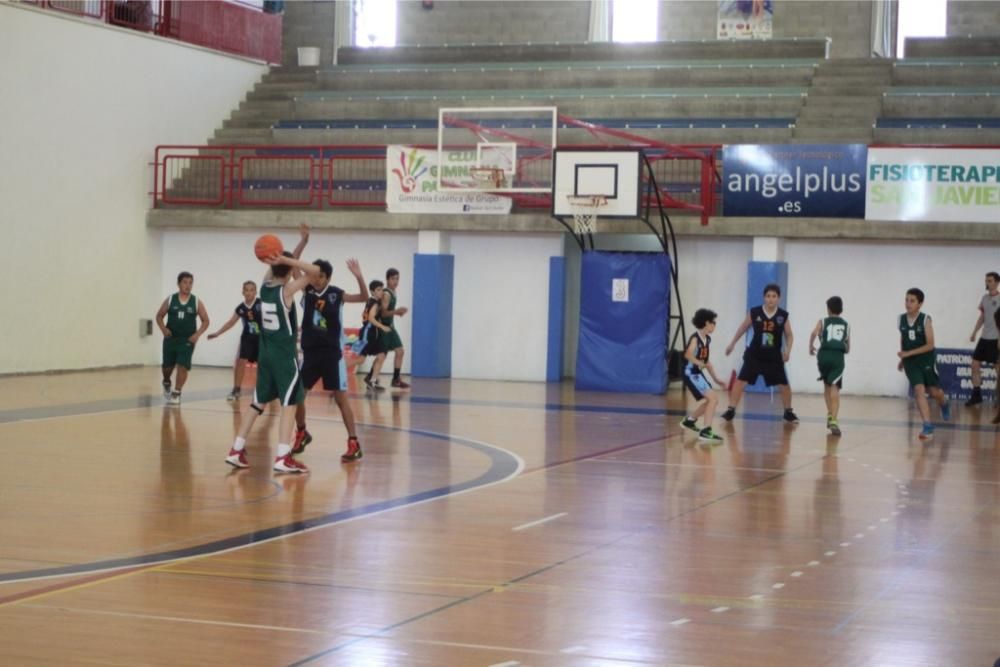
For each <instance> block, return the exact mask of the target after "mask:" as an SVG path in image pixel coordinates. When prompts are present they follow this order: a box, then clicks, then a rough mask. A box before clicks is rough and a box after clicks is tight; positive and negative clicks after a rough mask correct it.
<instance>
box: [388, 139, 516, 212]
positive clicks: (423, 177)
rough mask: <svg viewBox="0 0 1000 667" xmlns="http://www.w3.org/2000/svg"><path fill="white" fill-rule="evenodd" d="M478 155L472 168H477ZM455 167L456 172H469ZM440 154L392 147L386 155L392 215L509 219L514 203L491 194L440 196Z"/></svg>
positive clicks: (454, 192)
mask: <svg viewBox="0 0 1000 667" xmlns="http://www.w3.org/2000/svg"><path fill="white" fill-rule="evenodd" d="M475 157H476V154H475V153H474V152H472V153H470V155H469V158H468V160H469V164H468V167H474V166H475ZM468 167H465V166H463V165H462V164H460V163H459V164H453V165H452V166H451V167H450V168H452V169H463V168H465V169H467V168H468ZM437 169H438V154H437V151H436V150H433V149H425V148H414V147H413V146H400V145H389V146H386V152H385V171H386V173H385V180H386V183H385V203H386V209H387V210H388V211H389V213H445V214H461V213H464V214H468V213H472V214H477V215H481V214H486V215H506V214H508V213H510V209H511V204H512V201H511V199H510V198H509V197H499V196H497V195H493V194H489V193H487V192H462V191H461V190H450V191H447V192H440V191H439V190H438V187H437Z"/></svg>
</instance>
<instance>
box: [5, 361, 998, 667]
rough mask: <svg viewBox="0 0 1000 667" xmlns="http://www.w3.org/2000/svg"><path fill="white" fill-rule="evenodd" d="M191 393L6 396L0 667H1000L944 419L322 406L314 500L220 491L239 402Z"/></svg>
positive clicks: (522, 396) (491, 399)
mask: <svg viewBox="0 0 1000 667" xmlns="http://www.w3.org/2000/svg"><path fill="white" fill-rule="evenodd" d="M229 378H230V373H229V372H228V371H225V370H218V369H203V368H196V369H195V371H194V372H193V374H192V377H191V381H190V382H189V386H188V388H187V389H186V391H185V396H184V404H183V406H182V407H180V408H179V409H174V408H165V407H163V405H162V400H161V398H160V397H159V394H158V391H159V378H158V372H157V370H156V369H155V368H145V369H129V370H119V371H105V372H92V373H79V374H66V375H56V376H43V377H14V378H4V379H0V400H2V406H3V409H2V410H0V442H2V443H3V449H4V452H5V454H6V456H5V465H4V466H3V467H2V468H0V494H2V495H0V498H2V502H0V664H4V665H33V664H39V665H66V664H82V663H86V664H115V665H137V664H148V665H214V664H230V665H258V664H260V665H290V664H296V665H297V664H310V665H463V666H464V665H483V666H488V665H505V666H508V667H513V666H514V665H535V666H538V665H664V664H684V665H740V666H745V665H796V666H800V665H836V666H837V667H845V666H849V665H992V664H993V662H994V660H996V659H997V658H1000V576H998V574H1000V564H998V556H1000V512H998V499H1000V432H998V431H997V430H996V429H995V427H993V426H991V425H990V424H989V420H990V418H991V417H992V408H986V407H984V408H983V409H982V410H978V409H967V408H963V407H961V406H958V405H956V406H955V407H956V409H955V413H956V423H955V424H954V425H953V426H945V427H941V428H939V430H938V435H937V439H936V440H935V441H934V443H933V444H931V445H924V444H921V443H919V442H918V441H917V439H916V436H917V432H918V428H919V423H918V420H915V419H914V414H913V412H912V410H911V408H910V406H909V405H908V404H907V402H906V401H904V400H902V399H873V398H866V399H851V398H848V399H845V401H844V408H843V416H842V425H843V428H844V435H843V437H842V438H840V439H839V440H836V439H833V438H830V437H828V436H827V435H826V431H825V428H824V415H825V412H824V409H823V405H822V399H821V398H820V397H818V396H801V397H797V398H796V401H795V404H796V408H797V410H798V411H799V415H800V417H802V423H801V424H799V425H798V426H786V425H784V424H783V423H781V422H780V421H778V416H779V412H780V411H779V409H778V406H777V405H773V404H772V403H771V402H770V398H769V397H765V396H750V397H748V400H747V402H746V404H745V406H744V409H743V410H741V412H740V414H739V415H738V416H737V419H736V420H735V421H734V422H733V423H732V424H731V425H725V423H724V422H721V421H720V422H719V423H718V426H719V431H720V432H721V433H722V435H724V436H725V437H726V441H725V443H724V444H723V445H721V446H718V447H715V448H711V449H707V448H705V447H701V446H699V445H697V444H696V443H695V441H694V438H693V437H692V436H691V435H690V434H682V433H681V431H680V428H679V426H678V425H677V422H678V420H679V418H680V415H681V407H682V404H681V400H682V399H681V395H680V394H679V393H677V392H676V391H673V392H671V393H670V394H669V396H668V398H667V399H666V400H664V398H663V397H656V396H642V395H633V394H597V393H576V392H574V390H573V388H572V386H571V385H570V384H563V385H545V384H530V383H497V382H472V381H443V380H442V381H432V380H420V379H417V380H415V381H414V382H413V385H414V386H413V389H412V391H410V392H406V393H400V394H386V395H381V396H378V397H377V398H374V399H372V398H367V397H365V396H363V395H355V396H354V397H353V399H352V403H353V406H354V409H355V411H356V415H357V418H358V420H359V423H360V425H361V426H360V435H361V438H362V445H363V447H364V453H365V455H364V459H363V460H362V461H360V462H358V463H357V464H353V465H342V464H341V463H340V461H339V456H340V453H341V452H342V450H343V448H344V441H345V433H344V429H343V425H342V423H341V422H340V416H339V413H338V411H337V408H336V405H335V404H333V403H332V402H331V401H330V400H329V398H328V397H327V396H325V395H321V394H317V395H314V396H312V397H310V399H309V401H308V409H309V415H310V416H309V428H310V430H311V431H312V433H313V435H314V436H315V441H314V443H313V444H312V445H311V446H310V448H309V449H308V450H307V452H306V454H305V456H304V457H303V461H305V462H306V463H307V464H308V465H310V466H311V468H312V473H311V474H310V475H308V476H301V477H292V476H288V475H275V474H272V472H271V470H270V465H269V463H270V460H271V456H272V455H273V449H274V436H275V434H274V431H275V428H276V421H277V420H276V419H274V418H266V419H263V420H259V422H258V426H257V428H256V430H255V431H254V433H253V436H252V438H251V440H250V442H249V445H248V451H249V458H250V462H251V468H250V469H248V470H244V471H233V470H231V469H230V468H229V467H228V466H226V465H225V463H224V462H223V458H224V457H225V455H226V452H227V449H228V447H229V445H230V443H231V441H232V438H233V435H234V431H235V429H236V427H237V424H238V421H239V419H240V415H241V412H244V411H246V410H247V409H248V407H247V402H246V400H244V402H243V403H242V404H237V405H233V404H229V403H226V401H225V400H224V398H223V397H224V396H225V394H226V392H227V389H228V382H229Z"/></svg>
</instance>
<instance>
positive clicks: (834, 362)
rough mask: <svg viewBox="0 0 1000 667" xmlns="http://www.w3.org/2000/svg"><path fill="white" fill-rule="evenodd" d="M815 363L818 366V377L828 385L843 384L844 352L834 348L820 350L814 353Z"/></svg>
mask: <svg viewBox="0 0 1000 667" xmlns="http://www.w3.org/2000/svg"><path fill="white" fill-rule="evenodd" d="M816 363H817V365H818V366H819V378H818V379H820V380H822V381H823V384H825V385H827V386H828V387H832V386H836V387H837V388H838V389H841V388H843V386H844V382H843V380H844V353H843V352H837V351H835V350H820V351H819V352H817V353H816Z"/></svg>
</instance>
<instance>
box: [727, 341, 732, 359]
mask: <svg viewBox="0 0 1000 667" xmlns="http://www.w3.org/2000/svg"><path fill="white" fill-rule="evenodd" d="M732 353H733V346H732V344H729V345H727V346H726V356H727V357H728V356H729V355H730V354H732Z"/></svg>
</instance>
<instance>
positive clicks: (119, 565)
mask: <svg viewBox="0 0 1000 667" xmlns="http://www.w3.org/2000/svg"><path fill="white" fill-rule="evenodd" d="M212 396H213V397H217V396H219V394H218V392H212ZM372 427H374V428H384V429H385V430H391V431H397V432H401V433H411V434H414V435H419V436H423V437H427V438H431V439H435V440H443V441H445V442H448V443H454V444H458V445H462V446H465V447H469V448H470V449H473V450H474V451H477V452H479V453H480V454H484V455H485V456H486V457H487V458H488V459H489V460H490V461H491V465H490V467H489V469H488V470H486V471H485V472H484V473H483V474H481V475H479V476H478V477H476V478H474V479H471V480H468V481H466V482H460V483H458V484H449V485H447V486H442V487H438V488H436V489H430V490H428V491H421V492H419V493H414V494H410V495H407V496H401V497H399V498H391V499H389V500H382V501H379V502H375V503H370V504H368V505H362V506H361V507H356V508H350V509H346V510H341V511H340V512H334V513H332V514H326V515H323V516H319V517H314V518H311V519H304V520H302V521H295V522H293V523H289V524H284V525H281V526H274V527H272V528H265V529H263V530H257V531H254V532H252V533H244V534H242V535H236V536H233V537H228V538H225V539H222V540H215V541H213V542H207V543H204V544H199V545H195V546H192V547H185V548H182V549H173V550H170V551H161V552H156V553H150V554H143V555H141V556H131V557H126V558H111V559H107V560H101V561H95V562H92V563H80V564H75V565H66V566H63V567H52V568H45V569H40V570H27V571H22V572H8V573H4V574H0V584H2V583H7V582H13V581H25V580H33V579H43V578H50V577H63V576H68V575H77V574H89V573H95V572H102V571H107V570H120V569H125V568H130V567H136V566H142V565H152V564H157V563H167V562H170V561H175V560H182V559H186V558H194V557H198V556H208V555H215V554H218V553H221V552H224V551H231V550H233V549H240V548H244V547H248V546H251V545H254V544H260V543H262V542H268V541H271V540H276V539H279V538H282V537H287V536H289V535H293V534H295V533H301V532H304V531H309V530H315V529H317V528H321V527H323V526H329V525H332V524H336V523H341V522H343V521H349V520H351V519H356V518H359V517H364V516H369V515H372V514H377V513H381V512H385V511H388V510H392V509H397V508H399V507H404V506H409V505H415V504H417V503H422V502H426V501H429V500H434V499H436V498H440V497H442V496H449V495H454V494H457V493H461V492H463V491H468V490H471V489H475V488H478V487H482V486H486V485H489V484H495V483H497V482H500V481H503V480H505V479H507V478H509V477H512V476H514V475H516V474H517V473H519V472H520V471H521V469H522V467H523V461H521V459H520V458H518V457H517V456H515V455H513V454H511V453H510V452H507V451H505V450H502V449H499V448H497V447H494V446H492V445H488V444H486V443H482V442H478V441H476V440H470V439H467V438H461V437H455V436H450V435H447V434H442V433H435V432H433V431H424V430H420V429H404V428H396V427H381V426H378V425H372Z"/></svg>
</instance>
